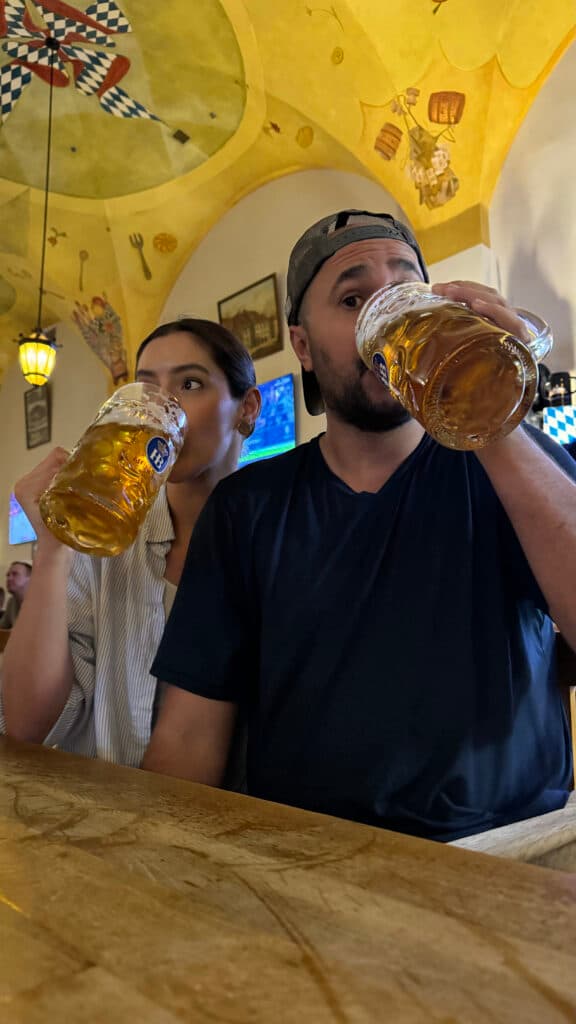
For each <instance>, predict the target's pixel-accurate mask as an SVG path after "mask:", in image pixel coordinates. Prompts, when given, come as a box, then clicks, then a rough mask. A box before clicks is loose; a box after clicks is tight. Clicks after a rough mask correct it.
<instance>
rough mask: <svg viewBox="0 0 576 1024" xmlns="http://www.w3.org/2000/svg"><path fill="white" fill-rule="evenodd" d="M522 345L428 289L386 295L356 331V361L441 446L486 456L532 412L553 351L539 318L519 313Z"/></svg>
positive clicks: (365, 312)
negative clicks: (525, 335)
mask: <svg viewBox="0 0 576 1024" xmlns="http://www.w3.org/2000/svg"><path fill="white" fill-rule="evenodd" d="M514 312H515V313H516V315H517V316H519V317H520V318H521V320H522V321H523V322H524V324H525V325H526V327H527V328H528V332H529V341H527V342H523V341H520V340H519V339H518V338H516V337H514V336H513V335H512V334H510V333H509V332H508V331H505V330H504V329H503V328H502V327H498V326H497V325H496V324H494V323H492V322H491V321H490V320H486V319H484V317H481V316H479V315H478V314H477V313H474V312H473V311H472V310H471V309H470V308H469V307H468V306H466V305H464V303H461V302H454V301H453V300H452V299H447V298H444V296H442V295H435V294H434V293H433V292H432V291H431V290H430V285H427V284H423V283H422V284H421V283H407V284H396V285H390V286H389V287H387V288H381V289H380V291H378V292H376V293H375V294H374V295H373V296H372V298H371V299H369V300H368V302H367V303H366V304H365V305H364V306H363V308H362V310H361V313H360V316H359V317H358V321H357V324H356V343H357V346H358V353H359V355H360V357H361V359H362V361H363V362H364V363H365V364H366V366H367V367H368V368H369V369H370V370H372V371H373V372H374V373H375V374H376V375H377V377H379V379H380V380H381V381H382V382H383V383H384V384H386V385H387V387H389V389H390V391H391V393H392V394H393V395H394V397H395V398H397V399H398V400H399V401H400V402H401V403H402V405H403V406H404V408H405V409H407V410H408V412H409V413H410V414H411V415H412V416H413V417H414V418H415V419H417V420H418V422H419V423H421V424H422V426H423V427H424V429H425V430H426V431H427V432H428V433H429V434H431V436H432V437H434V438H435V439H436V440H437V441H438V442H439V443H440V444H442V445H445V446H446V447H448V448H459V449H470V448H482V447H484V445H487V444H490V443H491V442H492V441H496V440H497V439H498V438H500V437H504V436H505V435H506V434H508V433H510V431H511V430H513V429H514V427H516V426H517V425H518V424H519V423H520V421H521V420H522V419H523V418H524V416H525V415H526V413H527V412H528V411H529V410H530V408H531V406H532V403H533V401H534V397H535V394H536V387H537V384H538V366H537V363H538V362H539V361H540V360H541V359H543V358H544V357H545V356H546V355H547V354H548V352H549V351H550V349H551V348H552V333H551V331H550V328H549V327H548V325H547V324H545V323H544V321H543V320H540V319H539V317H537V316H535V315H534V314H532V313H527V312H526V311H525V310H522V309H520V310H518V309H517V310H515V311H514Z"/></svg>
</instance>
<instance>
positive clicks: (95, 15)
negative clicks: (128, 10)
mask: <svg viewBox="0 0 576 1024" xmlns="http://www.w3.org/2000/svg"><path fill="white" fill-rule="evenodd" d="M84 13H85V15H86V17H87V18H92V20H93V21H97V22H98V23H99V24H100V25H104V26H105V27H106V28H107V29H108V30H109V31H110V32H131V31H132V27H131V25H130V22H129V21H128V19H127V18H125V17H124V15H123V14H122V11H121V10H120V9H119V8H118V7H117V6H116V4H115V3H113V2H112V0H97V2H96V3H95V4H92V5H91V6H90V7H87V8H86V10H85V12H84Z"/></svg>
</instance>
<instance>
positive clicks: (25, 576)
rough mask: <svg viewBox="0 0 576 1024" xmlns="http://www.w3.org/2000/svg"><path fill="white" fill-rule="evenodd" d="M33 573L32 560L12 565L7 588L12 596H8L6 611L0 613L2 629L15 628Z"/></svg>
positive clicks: (0, 626)
mask: <svg viewBox="0 0 576 1024" xmlns="http://www.w3.org/2000/svg"><path fill="white" fill-rule="evenodd" d="M31 575H32V566H31V564H30V562H12V564H11V565H10V567H9V569H8V572H7V573H6V589H7V591H8V593H9V594H10V597H9V598H8V604H7V605H6V609H5V611H4V612H2V615H0V629H12V628H13V626H14V623H15V622H16V619H17V618H18V615H19V614H20V609H21V607H22V602H23V601H24V598H25V596H26V592H27V590H28V585H29V583H30V578H31ZM2 594H3V595H4V591H2ZM2 604H4V597H3V598H2Z"/></svg>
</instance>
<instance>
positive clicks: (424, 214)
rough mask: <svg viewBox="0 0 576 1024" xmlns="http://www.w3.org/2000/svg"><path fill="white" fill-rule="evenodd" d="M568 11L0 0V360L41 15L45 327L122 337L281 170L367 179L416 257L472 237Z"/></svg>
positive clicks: (466, 4)
mask: <svg viewBox="0 0 576 1024" xmlns="http://www.w3.org/2000/svg"><path fill="white" fill-rule="evenodd" d="M575 26H576V6H575V0H554V2H547V0H335V2H334V4H331V3H329V2H324V0H318V2H317V3H315V2H314V0H302V2H301V0H278V3H277V4H272V3H270V0H247V2H246V3H244V4H243V3H241V2H240V0H221V2H218V0H194V2H193V3H190V0H171V2H170V3H165V2H160V0H158V2H154V0H119V2H118V4H115V3H112V2H109V0H89V2H80V0H79V2H77V3H70V4H64V3H62V2H61V0H36V2H35V3H33V2H32V0H5V2H2V0H0V37H2V42H3V45H4V49H3V51H0V108H1V110H2V111H3V113H4V120H3V124H2V126H1V129H0V373H1V372H2V371H3V369H4V368H5V367H6V365H7V363H8V362H9V361H11V360H12V359H13V358H14V356H15V351H16V346H15V345H14V344H13V343H12V339H13V338H15V337H16V336H17V335H18V333H19V332H20V331H28V330H29V329H30V328H32V327H33V326H35V310H36V304H37V288H38V276H39V263H40V239H41V229H42V200H43V195H42V183H43V174H44V152H45V144H46V119H47V117H46V116H47V103H48V93H49V90H48V86H47V84H46V81H45V80H44V78H43V77H42V68H41V64H42V59H41V58H39V57H38V54H39V53H40V52H41V50H42V39H43V35H42V33H43V32H44V31H45V30H52V33H53V34H54V32H55V31H56V34H57V35H58V38H59V40H60V41H61V43H62V48H61V49H60V50H59V51H58V65H57V67H58V76H59V77H58V83H57V85H58V87H57V88H56V89H55V94H54V137H53V164H52V176H51V198H50V206H49V216H48V225H49V233H48V245H47V263H46V274H47V277H46V282H45V284H46V296H45V303H46V306H45V314H44V317H43V320H44V324H48V323H50V322H54V321H60V320H69V319H72V316H73V313H74V311H76V312H77V311H78V306H77V303H80V304H85V305H86V306H87V310H86V311H84V319H85V320H89V319H90V318H96V319H97V318H98V317H100V318H101V326H103V329H104V328H105V326H106V325H105V323H104V321H105V320H106V317H107V316H108V320H109V321H112V320H114V317H115V315H116V314H117V315H118V316H119V318H120V321H121V324H122V329H123V337H124V343H125V344H126V347H127V349H128V352H129V353H132V352H133V350H134V346H135V345H136V343H137V341H138V340H139V339H140V338H141V337H142V335H143V334H144V333H145V332H146V331H148V330H149V329H150V328H151V326H153V324H154V322H155V319H156V317H157V316H158V313H159V310H160V309H161V307H162V305H163V303H164V301H165V298H166V296H167V294H168V292H169V291H170V289H171V286H172V285H173V283H174V281H175V279H176V277H177V276H178V274H179V272H180V270H181V269H182V267H183V265H184V264H185V262H186V260H187V259H188V257H189V255H190V252H191V251H192V250H193V249H194V247H195V246H196V245H197V244H198V242H199V241H200V239H201V238H202V237H203V235H204V234H205V233H206V232H207V231H208V230H209V229H210V227H211V226H212V225H213V224H214V223H215V222H216V221H217V220H218V219H219V218H220V217H221V216H222V214H223V213H224V212H225V211H226V210H227V209H229V208H230V206H232V205H233V204H234V203H235V202H237V201H238V199H239V198H240V197H241V196H243V195H245V194H246V193H247V192H249V191H251V190H253V189H255V188H258V187H259V186H260V185H262V184H264V183H265V182H267V181H269V180H271V179H272V178H274V177H278V176H280V175H283V174H288V173H291V172H293V171H297V170H302V169H306V168H317V167H331V168H337V169H341V170H353V171H356V172H357V173H363V174H365V175H366V176H368V177H370V178H372V179H374V180H376V181H378V182H380V183H381V184H382V185H383V186H384V187H385V188H386V189H387V190H388V191H389V192H390V193H391V194H392V195H393V196H394V197H395V199H396V200H397V201H398V203H399V204H400V205H401V206H402V207H403V209H404V210H405V211H406V214H407V216H408V217H409V218H410V220H411V221H412V224H413V225H414V227H415V229H416V231H417V232H418V234H419V237H420V239H421V241H422V243H423V245H424V248H425V251H426V252H427V255H428V257H429V258H431V259H437V258H441V257H442V256H444V255H448V254H449V253H451V252H455V251H458V250H459V249H461V248H466V247H467V246H469V245H472V244H475V243H476V242H478V241H481V240H486V238H485V234H484V231H485V228H484V225H485V210H486V208H487V206H488V204H489V201H490V196H491V194H492V190H493V188H494V185H495V183H496V180H497V178H498V174H499V171H500V169H501V167H502V164H503V161H504V158H505V156H506V153H507V151H508V149H509V147H510V144H511V142H512V139H513V138H514V135H515V133H516V131H517V129H518V127H519V125H520V123H521V121H522V118H523V117H524V115H525V114H526V111H527V110H528V108H529V106H530V104H531V103H532V101H533V99H534V97H535V95H536V94H537V92H538V90H539V88H540V87H541V85H542V84H543V82H544V80H545V79H546V77H547V75H548V74H549V72H550V70H551V69H552V67H553V66H554V64H555V63H556V62H557V61H558V60H559V59H560V57H561V55H562V53H563V52H564V50H565V49H566V48H567V46H568V45H569V43H570V42H571V41H572V40H573V39H574V36H575ZM26 40H28V41H26ZM30 40H32V45H30ZM23 47H24V48H23ZM26 47H28V49H26ZM44 77H45V76H44ZM26 79H28V81H26ZM20 88H21V89H22V91H21V94H20V92H19V90H20ZM121 112H124V113H130V114H133V115H135V116H129V117H128V116H123V117H121V116H118V115H119V114H120V113H121ZM135 243H137V244H135ZM140 243H141V248H139V247H138V246H139V244H140ZM114 322H115V323H116V324H118V321H117V320H114Z"/></svg>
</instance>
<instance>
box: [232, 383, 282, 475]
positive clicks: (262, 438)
mask: <svg viewBox="0 0 576 1024" xmlns="http://www.w3.org/2000/svg"><path fill="white" fill-rule="evenodd" d="M258 387H259V388H260V392H261V394H262V412H261V413H260V416H259V418H258V421H257V423H256V430H255V431H254V433H253V434H252V437H249V438H248V440H247V441H245V442H244V444H243V445H242V455H241V457H240V462H239V465H240V466H246V465H247V464H248V463H249V462H258V461H259V460H260V459H269V458H271V457H272V456H273V455H282V453H283V452H287V451H289V450H290V449H291V448H294V447H295V445H296V416H295V412H294V380H293V377H292V374H291V373H287V374H285V375H284V376H283V377H275V378H274V380H268V381H266V383H265V384H259V385H258Z"/></svg>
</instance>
